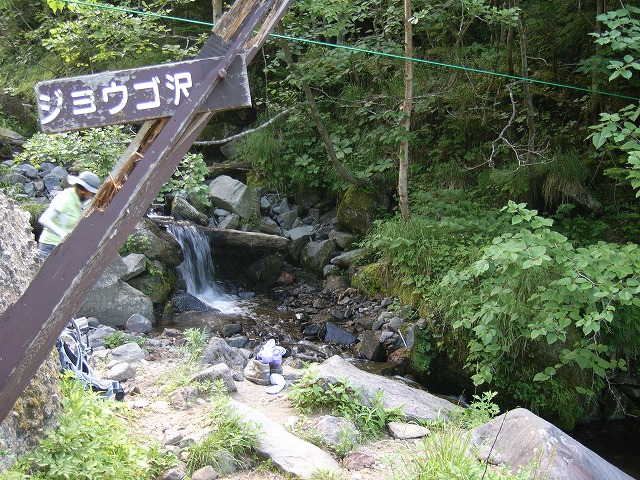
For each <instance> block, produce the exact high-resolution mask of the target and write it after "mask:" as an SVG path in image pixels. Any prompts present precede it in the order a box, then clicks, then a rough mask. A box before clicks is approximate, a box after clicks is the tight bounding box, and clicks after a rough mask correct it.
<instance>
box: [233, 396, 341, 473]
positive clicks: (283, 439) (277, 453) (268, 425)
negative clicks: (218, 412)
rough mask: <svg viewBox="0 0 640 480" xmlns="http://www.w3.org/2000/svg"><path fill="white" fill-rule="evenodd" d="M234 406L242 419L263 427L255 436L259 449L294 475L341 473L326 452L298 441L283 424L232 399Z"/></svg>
mask: <svg viewBox="0 0 640 480" xmlns="http://www.w3.org/2000/svg"><path fill="white" fill-rule="evenodd" d="M230 405H231V406H232V407H233V408H235V409H236V410H237V411H238V412H239V413H240V414H241V415H242V418H243V419H245V420H249V421H252V422H255V423H257V424H258V425H260V426H261V427H262V431H261V433H260V435H259V437H258V447H257V449H258V452H260V454H262V455H265V456H267V457H269V458H270V459H271V461H272V462H273V463H274V464H275V465H277V466H278V467H279V468H281V469H282V470H283V471H284V472H286V473H288V474H290V475H293V476H295V477H297V478H305V479H311V478H314V475H315V476H316V478H319V477H317V475H319V473H320V472H330V473H334V474H342V473H343V470H342V468H341V467H340V464H339V463H338V462H337V461H336V460H335V459H334V458H333V457H332V456H331V455H329V454H328V453H327V452H325V451H324V450H321V449H320V448H318V447H316V446H315V445H313V444H311V443H309V442H305V441H304V440H300V439H299V438H298V437H296V436H295V435H293V434H291V433H289V432H288V431H287V430H285V428H284V427H282V426H280V425H279V424H277V423H276V422H274V421H272V420H269V418H267V416H266V415H265V414H263V413H261V412H259V411H257V410H254V409H253V408H251V407H249V406H247V405H244V404H242V403H239V402H236V401H234V400H231V402H230Z"/></svg>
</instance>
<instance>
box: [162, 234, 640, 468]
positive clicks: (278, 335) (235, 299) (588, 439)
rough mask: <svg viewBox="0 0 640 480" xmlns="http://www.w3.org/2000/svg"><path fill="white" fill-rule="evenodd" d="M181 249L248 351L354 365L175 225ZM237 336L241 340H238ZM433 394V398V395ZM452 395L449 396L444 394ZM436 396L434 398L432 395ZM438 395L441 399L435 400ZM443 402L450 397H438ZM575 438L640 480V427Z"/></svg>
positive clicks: (583, 432) (603, 425)
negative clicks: (272, 343)
mask: <svg viewBox="0 0 640 480" xmlns="http://www.w3.org/2000/svg"><path fill="white" fill-rule="evenodd" d="M167 230H168V231H169V233H171V234H172V235H173V236H174V238H176V240H177V241H178V242H179V243H180V245H181V246H182V248H183V251H184V256H185V260H184V262H183V263H182V264H181V265H180V266H179V267H178V270H179V271H180V274H181V275H182V276H183V279H184V281H185V284H186V286H187V292H188V293H190V294H191V295H193V296H194V297H196V298H198V299H199V300H201V301H202V302H204V303H205V304H207V305H209V306H211V307H212V308H214V309H217V310H218V311H219V314H218V315H220V316H222V317H226V319H227V320H229V321H230V322H231V323H235V324H240V325H241V326H242V333H241V334H240V335H239V336H240V337H243V338H245V339H246V344H245V345H243V346H245V348H252V347H255V346H257V345H260V344H262V343H264V342H265V341H266V340H268V339H270V338H274V339H276V341H277V343H278V344H280V345H282V346H284V347H285V348H287V350H288V353H290V354H295V356H296V357H297V358H300V359H301V360H303V361H319V362H321V361H323V360H324V359H326V358H329V357H331V356H332V355H336V354H338V355H341V356H342V357H345V358H351V359H353V358H354V356H353V353H352V351H351V349H350V348H349V347H347V346H340V345H334V344H324V343H322V342H319V341H313V342H312V341H309V340H307V339H305V336H304V335H303V333H302V331H301V327H300V322H299V318H297V316H296V314H295V313H293V312H291V311H289V310H288V309H287V308H286V307H283V306H281V305H278V304H277V303H276V302H275V301H274V300H273V299H270V298H268V297H266V296H263V295H259V294H253V293H252V292H246V291H244V292H242V291H238V290H237V289H236V288H234V287H233V286H230V285H228V284H226V283H224V282H220V281H217V280H216V279H215V269H214V265H213V261H212V258H213V255H212V253H213V252H212V251H211V247H210V244H209V241H208V240H207V238H206V236H204V235H203V234H201V233H200V232H199V231H198V230H197V229H196V228H195V227H184V226H176V225H172V226H170V227H168V229H167ZM190 327H194V328H205V327H209V325H207V323H206V320H205V321H203V317H198V316H196V317H195V318H194V320H193V321H191V322H190V321H186V322H185V321H181V322H180V326H179V328H180V329H184V328H190ZM236 336H238V334H236ZM354 364H356V365H357V366H358V367H359V368H362V369H364V370H367V371H370V372H378V373H379V372H384V370H385V367H386V366H388V364H383V363H380V362H370V361H364V360H357V361H355V362H354ZM431 393H434V392H431ZM446 393H451V392H446ZM434 394H436V393H434ZM436 395H437V394H436ZM439 396H443V397H445V398H447V397H453V396H450V395H439ZM571 436H572V437H573V438H575V439H576V440H578V441H579V442H581V443H582V444H583V445H584V446H586V447H587V448H589V449H591V450H592V451H594V452H595V453H597V454H598V455H600V456H601V457H603V458H604V459H605V460H607V461H609V462H610V463H612V464H613V465H615V466H617V467H618V468H620V469H621V470H623V471H624V472H625V473H627V474H628V475H630V476H632V477H634V478H638V479H640V443H639V442H638V439H639V438H640V421H637V420H626V421H618V422H597V423H592V424H589V425H585V426H578V427H577V428H576V429H575V430H574V431H573V432H571Z"/></svg>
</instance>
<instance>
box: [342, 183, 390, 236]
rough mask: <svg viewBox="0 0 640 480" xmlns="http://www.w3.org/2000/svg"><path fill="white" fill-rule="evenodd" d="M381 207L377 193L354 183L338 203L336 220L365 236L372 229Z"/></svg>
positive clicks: (353, 231)
mask: <svg viewBox="0 0 640 480" xmlns="http://www.w3.org/2000/svg"><path fill="white" fill-rule="evenodd" d="M380 207H381V204H380V202H379V200H378V199H377V198H376V196H375V195H372V194H371V193H369V192H368V191H367V190H365V189H363V188H359V187H356V186H355V185H352V186H351V187H349V188H348V189H347V191H346V192H345V194H344V197H342V201H341V202H340V205H338V210H337V213H336V220H337V221H338V222H339V223H340V225H342V226H344V227H345V228H347V229H348V230H349V231H350V232H352V233H353V234H355V235H357V236H363V235H364V234H366V233H367V232H368V231H369V230H370V229H371V225H372V224H373V220H375V218H376V212H377V210H378V209H379V208H380Z"/></svg>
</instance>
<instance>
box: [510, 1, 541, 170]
mask: <svg viewBox="0 0 640 480" xmlns="http://www.w3.org/2000/svg"><path fill="white" fill-rule="evenodd" d="M515 6H516V7H518V8H519V7H520V1H519V0H516V2H515ZM518 35H519V37H520V57H521V68H522V74H521V76H522V77H523V78H529V64H528V60H527V35H526V32H525V29H524V24H523V23H522V15H518ZM522 95H523V96H524V100H525V102H526V105H527V129H528V130H529V140H528V142H527V155H526V157H525V158H526V160H527V164H530V163H531V162H530V161H529V160H530V159H531V156H532V154H533V152H534V151H535V147H536V125H535V123H534V121H533V119H534V116H535V110H534V108H533V99H532V98H531V89H530V84H529V82H528V81H526V80H525V81H523V82H522Z"/></svg>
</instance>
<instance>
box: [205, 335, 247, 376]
mask: <svg viewBox="0 0 640 480" xmlns="http://www.w3.org/2000/svg"><path fill="white" fill-rule="evenodd" d="M200 363H201V364H202V365H206V364H213V365H215V364H218V363H224V364H226V365H228V366H229V367H230V368H232V369H233V370H236V371H238V372H241V371H243V370H244V367H245V366H246V364H247V359H246V358H245V357H244V356H243V355H242V354H241V353H240V352H239V351H238V349H236V348H232V347H230V346H229V345H228V344H227V342H225V341H224V339H222V338H220V337H213V338H212V339H211V340H210V341H209V345H207V348H206V349H205V351H204V353H203V354H202V358H201V360H200Z"/></svg>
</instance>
